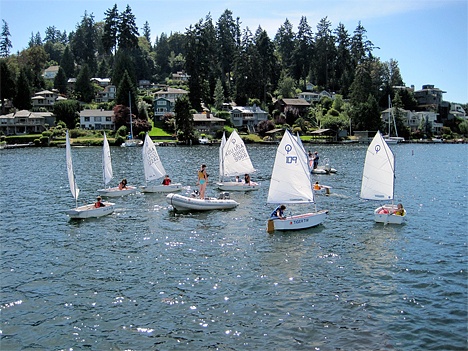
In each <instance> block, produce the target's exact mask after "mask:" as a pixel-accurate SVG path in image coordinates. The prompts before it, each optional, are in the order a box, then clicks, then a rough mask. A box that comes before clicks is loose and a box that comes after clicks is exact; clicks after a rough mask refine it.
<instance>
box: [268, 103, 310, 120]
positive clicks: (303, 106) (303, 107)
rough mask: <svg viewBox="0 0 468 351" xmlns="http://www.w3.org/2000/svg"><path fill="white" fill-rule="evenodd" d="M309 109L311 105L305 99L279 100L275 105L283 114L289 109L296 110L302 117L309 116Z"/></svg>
mask: <svg viewBox="0 0 468 351" xmlns="http://www.w3.org/2000/svg"><path fill="white" fill-rule="evenodd" d="M309 107H310V104H309V103H308V102H307V101H306V100H304V99H279V100H278V101H276V104H275V108H276V109H277V110H278V111H280V112H281V113H284V112H285V110H287V109H288V108H296V109H297V110H298V111H299V115H301V116H305V115H307V112H308V110H309Z"/></svg>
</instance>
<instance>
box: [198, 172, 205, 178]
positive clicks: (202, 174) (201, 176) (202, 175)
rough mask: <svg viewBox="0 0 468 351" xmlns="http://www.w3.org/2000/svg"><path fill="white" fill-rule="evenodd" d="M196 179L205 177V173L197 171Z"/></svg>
mask: <svg viewBox="0 0 468 351" xmlns="http://www.w3.org/2000/svg"><path fill="white" fill-rule="evenodd" d="M198 179H205V173H203V171H198Z"/></svg>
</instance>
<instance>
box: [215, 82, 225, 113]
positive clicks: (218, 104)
mask: <svg viewBox="0 0 468 351" xmlns="http://www.w3.org/2000/svg"><path fill="white" fill-rule="evenodd" d="M223 103H224V89H223V83H221V79H218V81H217V82H216V87H215V91H214V106H215V108H216V109H217V110H221V109H222V107H223Z"/></svg>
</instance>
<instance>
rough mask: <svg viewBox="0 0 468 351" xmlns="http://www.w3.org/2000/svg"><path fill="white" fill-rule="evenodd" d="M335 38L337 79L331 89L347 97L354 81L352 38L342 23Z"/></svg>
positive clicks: (336, 31)
mask: <svg viewBox="0 0 468 351" xmlns="http://www.w3.org/2000/svg"><path fill="white" fill-rule="evenodd" d="M335 38H336V62H335V79H334V80H333V83H332V84H331V88H332V90H333V91H338V92H339V93H341V94H342V95H343V96H345V97H347V96H348V93H349V87H350V85H351V83H352V82H353V79H354V66H353V61H352V59H351V54H350V45H351V38H350V37H349V34H348V32H347V30H346V28H345V26H344V25H343V24H342V23H340V24H338V27H337V28H336V30H335Z"/></svg>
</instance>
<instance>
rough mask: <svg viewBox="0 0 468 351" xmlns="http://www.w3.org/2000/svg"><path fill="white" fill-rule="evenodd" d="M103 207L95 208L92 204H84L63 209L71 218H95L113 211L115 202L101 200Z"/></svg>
mask: <svg viewBox="0 0 468 351" xmlns="http://www.w3.org/2000/svg"><path fill="white" fill-rule="evenodd" d="M103 203H104V205H105V206H104V207H99V208H96V207H94V204H89V205H84V206H80V207H77V208H72V209H70V210H67V211H65V213H66V214H67V215H68V216H69V217H70V218H73V219H84V218H97V217H102V216H107V215H109V214H111V213H112V212H114V209H115V204H114V203H112V202H103Z"/></svg>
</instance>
